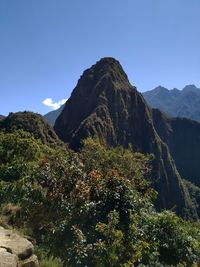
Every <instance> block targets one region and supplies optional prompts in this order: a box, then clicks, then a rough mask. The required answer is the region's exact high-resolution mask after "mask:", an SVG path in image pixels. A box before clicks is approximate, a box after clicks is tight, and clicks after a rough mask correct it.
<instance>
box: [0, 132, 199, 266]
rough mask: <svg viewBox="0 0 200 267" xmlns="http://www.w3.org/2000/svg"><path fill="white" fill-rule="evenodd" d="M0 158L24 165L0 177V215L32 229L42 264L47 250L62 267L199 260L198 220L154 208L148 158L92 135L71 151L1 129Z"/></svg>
mask: <svg viewBox="0 0 200 267" xmlns="http://www.w3.org/2000/svg"><path fill="white" fill-rule="evenodd" d="M22 147H23V149H21V148H22ZM0 155H1V157H0V160H1V161H0V164H1V165H2V166H7V165H6V164H10V166H12V164H13V166H14V164H15V162H16V160H17V161H18V162H19V165H20V164H23V163H24V164H26V166H27V168H26V169H24V171H21V172H19V175H17V179H15V178H14V173H13V176H11V175H10V176H9V177H12V179H9V180H12V182H7V180H8V179H4V180H6V181H3V180H2V181H1V182H0V201H1V205H2V213H4V215H6V212H7V213H9V212H11V213H12V217H9V218H12V224H13V225H16V226H18V227H21V228H24V229H31V231H30V232H31V234H32V236H33V237H34V238H35V239H36V240H37V243H38V244H39V246H40V247H44V248H45V250H44V251H45V253H41V256H40V257H41V259H42V260H43V265H44V266H45V264H46V266H47V265H48V264H49V265H48V266H51V264H54V263H55V264H57V262H56V261H55V262H54V263H52V262H53V259H52V258H51V257H50V258H48V255H51V256H53V257H57V258H60V259H61V260H62V262H63V265H64V266H68V267H70V266H71V267H73V266H88V267H90V266H92V267H95V266H98V267H105V266H106V267H107V266H108V267H109V266H110V267H111V266H113V267H115V266H123V267H129V266H140V267H142V266H192V264H198V259H199V258H200V230H199V229H200V228H199V227H198V225H196V224H191V223H189V222H186V221H184V220H182V219H180V218H179V217H177V216H176V215H175V214H173V213H171V212H166V211H165V212H162V213H157V212H156V211H155V210H154V207H153V204H152V203H153V200H154V199H155V197H156V193H155V192H154V190H153V189H151V187H150V184H149V182H148V181H147V179H146V178H148V173H149V171H150V164H151V159H152V157H151V156H147V155H142V154H140V153H133V152H132V150H131V148H130V149H128V150H124V149H123V148H121V147H118V148H112V149H111V148H107V147H105V146H103V145H101V144H100V143H99V142H98V140H94V139H87V140H86V141H84V144H83V148H82V150H81V151H79V152H78V153H75V152H73V151H70V150H63V149H61V148H57V149H52V148H48V147H46V146H45V145H43V144H41V143H40V142H38V141H36V140H35V139H34V138H33V137H32V136H31V135H28V134H25V133H24V132H15V133H12V134H3V133H2V134H1V135H0ZM5 169H6V168H5ZM6 172H7V171H5V170H3V168H2V171H1V177H3V178H4V177H5V173H6ZM15 174H17V172H15ZM8 203H11V204H9V205H8ZM9 216H10V215H9ZM46 253H47V254H46ZM39 254H40V253H39ZM48 262H49V263H48ZM58 263H59V262H58ZM52 266H54V265H52ZM55 266H59V265H55Z"/></svg>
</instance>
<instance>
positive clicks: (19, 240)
mask: <svg viewBox="0 0 200 267" xmlns="http://www.w3.org/2000/svg"><path fill="white" fill-rule="evenodd" d="M0 267H39V263H38V259H37V257H36V256H35V255H34V247H33V244H32V243H31V242H30V241H28V240H27V239H26V238H24V237H21V236H19V235H18V234H15V233H14V232H13V231H11V230H6V229H4V228H3V227H0Z"/></svg>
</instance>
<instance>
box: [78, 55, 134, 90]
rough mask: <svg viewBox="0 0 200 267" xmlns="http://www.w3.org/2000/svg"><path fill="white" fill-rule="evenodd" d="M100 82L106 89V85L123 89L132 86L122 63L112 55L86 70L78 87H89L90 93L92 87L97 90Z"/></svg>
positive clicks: (109, 87)
mask: <svg viewBox="0 0 200 267" xmlns="http://www.w3.org/2000/svg"><path fill="white" fill-rule="evenodd" d="M100 84H101V88H102V89H105V87H106V88H107V89H111V88H115V89H121V90H124V89H130V87H131V88H132V86H131V84H130V83H129V80H128V77H127V75H126V73H125V72H124V70H123V68H122V66H121V64H120V63H119V61H117V60H116V59H114V58H112V57H105V58H102V59H100V60H99V61H97V62H96V64H94V65H92V67H91V68H89V69H87V70H85V71H84V72H83V74H82V76H81V77H80V79H79V81H78V84H77V87H78V88H80V89H81V90H84V88H86V87H87V89H88V90H89V91H88V90H87V91H88V93H91V88H92V89H93V90H96V89H98V88H99V85H100ZM102 84H103V86H102Z"/></svg>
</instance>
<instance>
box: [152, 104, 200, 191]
mask: <svg viewBox="0 0 200 267" xmlns="http://www.w3.org/2000/svg"><path fill="white" fill-rule="evenodd" d="M152 114H153V121H154V127H155V129H156V131H157V133H158V134H159V136H160V137H161V139H162V140H163V141H164V142H165V143H166V144H167V145H168V147H169V149H170V153H171V155H172V157H173V159H174V161H175V163H176V167H177V169H178V171H179V173H180V174H181V176H182V177H183V178H185V179H187V180H189V181H191V182H192V183H194V184H195V185H197V186H199V187H200V123H199V122H197V121H193V120H190V119H186V118H168V117H167V116H166V115H165V114H163V113H162V112H161V111H160V110H158V109H152Z"/></svg>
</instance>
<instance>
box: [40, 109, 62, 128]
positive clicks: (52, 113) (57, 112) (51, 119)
mask: <svg viewBox="0 0 200 267" xmlns="http://www.w3.org/2000/svg"><path fill="white" fill-rule="evenodd" d="M64 106H65V105H62V106H61V107H60V108H59V109H56V110H53V111H50V112H49V113H47V114H46V115H44V117H45V119H46V120H47V121H48V123H49V124H51V125H52V126H54V124H55V121H56V119H57V118H58V116H59V115H60V113H61V112H62V110H63V109H64Z"/></svg>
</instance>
